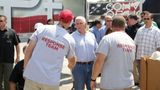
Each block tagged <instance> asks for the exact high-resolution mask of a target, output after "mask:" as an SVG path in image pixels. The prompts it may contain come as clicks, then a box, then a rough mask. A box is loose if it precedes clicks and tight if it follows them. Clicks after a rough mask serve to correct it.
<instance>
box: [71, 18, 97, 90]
mask: <svg viewBox="0 0 160 90" xmlns="http://www.w3.org/2000/svg"><path fill="white" fill-rule="evenodd" d="M75 27H76V29H77V31H75V32H73V33H72V36H73V38H74V39H75V42H76V48H75V53H76V57H77V63H76V65H75V67H74V69H73V70H72V73H73V78H74V88H75V90H84V87H85V85H86V87H87V90H91V87H90V81H91V74H92V66H93V63H94V60H95V57H96V55H95V50H96V48H97V45H98V44H97V42H96V38H95V36H94V34H93V33H91V32H89V31H88V30H87V29H88V28H87V22H86V19H85V18H84V17H82V16H78V17H76V19H75Z"/></svg>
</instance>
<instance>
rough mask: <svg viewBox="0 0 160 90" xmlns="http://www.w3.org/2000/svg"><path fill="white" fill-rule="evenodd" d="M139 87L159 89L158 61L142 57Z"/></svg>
mask: <svg viewBox="0 0 160 90" xmlns="http://www.w3.org/2000/svg"><path fill="white" fill-rule="evenodd" d="M140 89H141V90H160V61H157V60H152V59H149V58H145V57H144V58H142V60H141V73H140Z"/></svg>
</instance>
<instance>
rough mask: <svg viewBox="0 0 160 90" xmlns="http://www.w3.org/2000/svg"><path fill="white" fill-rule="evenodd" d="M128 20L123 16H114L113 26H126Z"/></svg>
mask: <svg viewBox="0 0 160 90" xmlns="http://www.w3.org/2000/svg"><path fill="white" fill-rule="evenodd" d="M125 24H126V20H125V18H124V17H123V16H115V17H113V21H112V27H116V28H125Z"/></svg>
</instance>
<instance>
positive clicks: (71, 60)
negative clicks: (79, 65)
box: [68, 56, 76, 70]
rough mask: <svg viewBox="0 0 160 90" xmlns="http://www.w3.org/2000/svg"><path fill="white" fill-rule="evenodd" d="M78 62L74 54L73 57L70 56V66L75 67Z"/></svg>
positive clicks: (70, 67)
mask: <svg viewBox="0 0 160 90" xmlns="http://www.w3.org/2000/svg"><path fill="white" fill-rule="evenodd" d="M75 64H76V58H75V56H73V57H72V58H68V68H69V69H71V70H72V69H73V68H74V66H75Z"/></svg>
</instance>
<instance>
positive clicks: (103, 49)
mask: <svg viewBox="0 0 160 90" xmlns="http://www.w3.org/2000/svg"><path fill="white" fill-rule="evenodd" d="M109 47H110V45H109V40H108V37H103V38H102V40H101V41H100V43H99V46H98V48H97V50H96V53H102V54H104V55H106V56H107V54H108V52H109Z"/></svg>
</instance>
